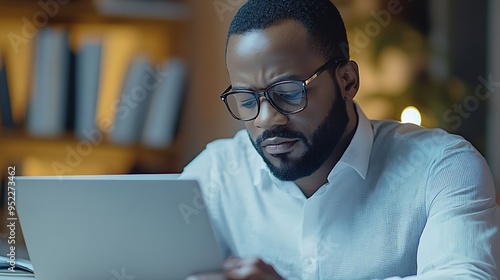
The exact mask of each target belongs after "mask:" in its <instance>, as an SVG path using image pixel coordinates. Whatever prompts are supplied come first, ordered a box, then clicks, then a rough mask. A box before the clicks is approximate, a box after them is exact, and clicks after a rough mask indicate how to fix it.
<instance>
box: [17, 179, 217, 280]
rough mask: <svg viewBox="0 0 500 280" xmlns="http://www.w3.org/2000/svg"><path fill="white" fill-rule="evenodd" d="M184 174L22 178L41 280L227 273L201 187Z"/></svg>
mask: <svg viewBox="0 0 500 280" xmlns="http://www.w3.org/2000/svg"><path fill="white" fill-rule="evenodd" d="M176 176H177V175H115V176H64V177H57V176H54V177H22V176H19V177H17V178H16V205H17V213H18V217H19V222H20V225H21V228H22V231H23V235H24V239H25V242H26V247H27V249H28V254H29V256H30V259H31V262H32V263H33V267H34V271H35V278H36V279H37V280H71V279H85V280H88V279H111V280H133V279H136V280H140V279H148V280H153V279H185V278H186V277H187V276H188V275H191V274H196V273H200V272H210V271H220V270H221V268H222V263H223V256H222V254H221V253H220V250H219V248H218V245H217V242H216V240H215V236H214V234H213V230H212V228H211V225H210V221H209V218H208V215H207V212H206V210H205V209H204V205H203V201H202V198H201V195H200V189H199V186H198V183H197V182H196V181H193V180H179V179H177V178H176Z"/></svg>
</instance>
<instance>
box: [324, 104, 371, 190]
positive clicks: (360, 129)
mask: <svg viewBox="0 0 500 280" xmlns="http://www.w3.org/2000/svg"><path fill="white" fill-rule="evenodd" d="M354 104H355V108H356V112H357V113H358V126H357V128H356V132H355V133H354V136H353V137H352V140H351V143H350V144H349V146H348V147H347V149H346V150H345V152H344V154H343V155H342V157H341V158H340V160H339V162H338V163H337V164H336V165H335V166H339V165H342V164H345V165H348V166H350V167H351V168H353V169H354V170H356V172H357V173H358V174H359V176H361V178H363V179H366V174H367V173H368V164H369V162H370V155H371V153H372V146H373V130H372V126H371V124H370V121H369V120H368V118H367V117H366V115H365V113H363V111H362V110H361V108H359V106H358V105H357V104H356V103H354ZM335 169H336V168H335V167H334V168H333V170H332V171H331V172H330V174H329V175H328V181H331V180H330V178H331V177H332V176H333V173H334V172H333V171H334V170H335Z"/></svg>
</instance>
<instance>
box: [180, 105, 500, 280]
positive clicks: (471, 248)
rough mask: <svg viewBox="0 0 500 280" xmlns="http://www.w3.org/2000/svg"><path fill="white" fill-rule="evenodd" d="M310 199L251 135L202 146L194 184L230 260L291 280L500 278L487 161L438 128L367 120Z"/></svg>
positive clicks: (497, 213) (191, 173)
mask: <svg viewBox="0 0 500 280" xmlns="http://www.w3.org/2000/svg"><path fill="white" fill-rule="evenodd" d="M358 116H359V121H358V126H357V129H356V132H355V135H354V137H353V139H352V141H351V143H350V145H349V147H348V148H347V150H346V151H345V152H344V154H343V156H342V158H341V159H340V161H339V162H338V163H337V164H336V165H335V167H334V168H333V169H332V170H331V172H330V174H329V176H328V182H327V183H326V184H325V185H323V186H322V187H321V188H320V189H318V191H316V193H314V195H312V196H311V197H310V198H306V197H305V196H304V194H303V193H302V191H301V190H300V189H299V187H298V186H297V185H296V184H295V183H293V182H283V181H280V180H278V179H277V178H276V177H274V176H273V175H272V174H271V173H270V171H269V169H268V168H267V166H266V164H265V163H264V161H263V160H262V158H261V157H260V155H259V154H258V153H257V152H256V151H255V149H254V147H253V146H252V145H251V142H250V139H249V136H248V134H247V132H246V131H244V130H242V131H240V132H238V133H237V134H236V136H235V137H234V138H232V139H223V140H217V141H214V142H212V143H210V144H208V145H207V147H206V149H205V150H204V151H203V152H202V153H201V154H200V155H199V156H198V157H196V158H195V159H194V160H193V161H192V162H191V163H190V164H189V165H188V166H187V167H186V168H185V170H184V172H183V174H182V175H181V178H196V179H197V180H198V181H199V182H200V184H201V188H202V193H203V196H204V199H205V203H206V206H207V210H208V212H209V215H210V217H211V219H212V223H213V227H214V231H215V232H216V236H217V238H218V240H219V241H220V244H221V247H222V250H223V251H224V254H225V255H226V256H228V255H235V256H240V257H248V256H258V257H261V258H262V259H263V260H264V261H266V262H268V263H270V264H271V265H273V266H274V267H275V269H276V270H277V271H278V273H280V274H281V275H282V276H283V277H285V278H286V279H304V280H305V279H336V280H338V279H349V280H354V279H385V278H389V277H395V278H398V277H407V276H411V275H418V276H414V277H409V278H408V279H439V280H442V279H496V278H495V277H499V276H498V271H499V267H498V266H499V265H500V264H499V259H500V256H499V255H500V231H499V230H500V229H499V228H500V210H497V206H496V204H495V189H494V185H493V181H492V176H491V174H490V171H489V169H488V166H487V164H486V162H485V160H484V158H483V157H482V156H481V155H480V154H479V152H477V151H476V149H474V148H473V147H472V146H471V145H470V144H469V143H468V142H467V141H465V140H464V139H463V138H461V137H459V136H455V135H451V134H447V133H446V132H444V131H443V130H440V129H432V130H430V129H423V128H421V127H418V126H414V125H409V124H400V123H398V122H395V121H369V120H368V119H367V118H366V116H365V115H364V114H363V112H362V111H361V110H360V109H359V108H358Z"/></svg>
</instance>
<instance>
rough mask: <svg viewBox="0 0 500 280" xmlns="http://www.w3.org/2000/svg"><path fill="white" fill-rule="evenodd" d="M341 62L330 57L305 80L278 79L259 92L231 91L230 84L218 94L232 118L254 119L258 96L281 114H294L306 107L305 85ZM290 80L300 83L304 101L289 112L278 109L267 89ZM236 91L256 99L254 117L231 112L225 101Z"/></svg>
mask: <svg viewBox="0 0 500 280" xmlns="http://www.w3.org/2000/svg"><path fill="white" fill-rule="evenodd" d="M343 62H346V59H345V58H332V59H330V60H328V61H327V62H325V64H323V65H322V66H321V67H319V68H318V69H317V70H316V71H315V72H314V73H313V74H312V75H311V76H309V78H307V79H305V80H284V81H279V82H276V83H273V84H271V85H269V86H268V87H267V88H266V89H264V90H262V91H259V92H257V91H253V90H246V89H241V90H236V91H231V88H232V86H231V85H229V87H228V88H227V89H226V90H225V91H224V92H223V93H222V94H221V95H220V98H221V100H222V102H224V104H225V105H226V108H227V110H228V111H229V113H230V114H231V116H233V118H235V119H237V120H240V121H244V122H247V121H252V120H255V119H256V118H257V117H258V116H259V113H260V98H261V97H264V98H265V99H266V100H267V101H269V104H271V106H272V107H273V108H274V109H275V110H276V111H278V112H280V113H281V114H284V115H292V114H296V113H299V112H301V111H303V110H304V109H305V108H306V107H307V90H306V87H307V86H308V85H309V84H310V83H311V82H312V81H313V80H314V79H316V78H317V77H318V76H319V75H321V74H322V73H323V72H325V71H326V70H327V69H328V68H330V67H331V65H335V66H338V65H340V64H341V63H343ZM290 82H292V83H296V84H298V85H300V86H301V87H302V91H303V92H304V98H305V102H304V106H302V108H300V109H297V110H293V111H290V112H287V111H284V110H282V109H280V108H279V107H278V106H276V104H274V101H273V100H272V98H270V96H269V89H270V88H273V87H276V86H278V85H281V84H285V83H290ZM237 93H248V94H252V95H253V96H254V97H255V98H256V99H257V113H256V114H255V117H253V118H248V119H242V118H240V117H238V116H236V115H235V114H234V113H233V111H232V110H231V108H230V107H229V104H228V102H227V96H229V95H232V94H237Z"/></svg>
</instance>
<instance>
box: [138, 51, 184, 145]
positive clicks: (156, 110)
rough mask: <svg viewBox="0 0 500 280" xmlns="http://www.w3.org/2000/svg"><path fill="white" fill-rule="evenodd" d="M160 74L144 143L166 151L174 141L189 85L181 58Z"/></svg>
mask: <svg viewBox="0 0 500 280" xmlns="http://www.w3.org/2000/svg"><path fill="white" fill-rule="evenodd" d="M161 71H162V73H157V77H158V79H159V80H158V81H157V83H158V85H157V87H156V89H155V90H154V92H153V94H152V97H151V98H152V100H151V106H150V108H149V112H148V116H147V118H146V123H145V126H144V131H143V134H142V139H141V141H142V143H143V144H144V145H145V146H149V147H154V148H164V147H167V146H168V145H169V144H170V143H171V142H172V141H173V139H174V137H175V133H176V130H177V126H178V123H179V114H180V111H181V107H182V100H183V96H184V94H183V92H184V86H185V83H186V65H185V63H184V61H182V60H181V59H179V58H172V59H170V60H168V61H166V62H165V64H164V65H163V67H162V70H161Z"/></svg>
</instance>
